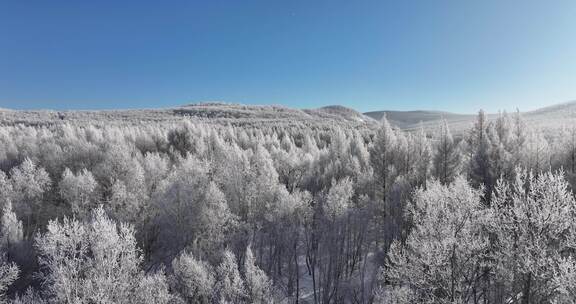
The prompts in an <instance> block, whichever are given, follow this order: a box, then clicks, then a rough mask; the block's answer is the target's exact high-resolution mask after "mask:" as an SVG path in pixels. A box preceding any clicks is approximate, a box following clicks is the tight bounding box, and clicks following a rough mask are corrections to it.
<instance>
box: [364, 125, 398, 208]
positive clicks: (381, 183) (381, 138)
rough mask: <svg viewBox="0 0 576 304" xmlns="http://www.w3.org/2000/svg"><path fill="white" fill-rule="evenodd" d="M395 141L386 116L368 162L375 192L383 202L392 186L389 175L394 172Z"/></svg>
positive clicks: (378, 131)
mask: <svg viewBox="0 0 576 304" xmlns="http://www.w3.org/2000/svg"><path fill="white" fill-rule="evenodd" d="M396 141H397V138H396V133H395V132H394V130H393V129H392V127H391V126H390V123H389V122H388V120H387V119H386V116H384V117H382V120H381V121H380V126H379V128H378V130H377V132H376V135H375V138H374V143H373V145H372V149H371V150H370V160H371V162H372V167H373V168H374V177H375V179H376V184H377V185H378V188H379V189H377V190H376V192H377V193H379V194H380V197H381V198H382V201H384V202H386V197H387V194H388V188H389V187H390V185H391V184H392V181H391V175H392V174H393V171H394V156H395V153H394V149H395V148H396Z"/></svg>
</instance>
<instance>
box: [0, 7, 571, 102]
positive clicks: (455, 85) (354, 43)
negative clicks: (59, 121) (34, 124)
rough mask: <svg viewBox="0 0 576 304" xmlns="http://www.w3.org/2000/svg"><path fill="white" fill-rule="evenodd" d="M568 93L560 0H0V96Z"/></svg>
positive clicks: (405, 98) (508, 98) (566, 18)
mask: <svg viewBox="0 0 576 304" xmlns="http://www.w3.org/2000/svg"><path fill="white" fill-rule="evenodd" d="M573 99H576V1H573V0H555V1H541V0H538V1H532V0H482V1H462V0H454V1H443V0H421V1H411V0H404V1H400V0H399V1H384V0H380V1H370V0H366V1H363V0H359V1H357V0H354V1H350V0H326V1H315V0H261V1H260V0H242V1H240V0H230V1H223V0H205V1H169V0H168V1H142V0H140V1H58V0H51V1H45V0H42V1H32V0H31V1H25V0H14V1H12V0H2V1H1V2H0V107H6V108H18V109H29V108H52V109H102V108H151V107H166V106H173V105H180V104H185V103H190V102H201V101H225V102H234V103H246V104H282V105H286V106H290V107H296V108H314V107H320V106H324V105H331V104H341V105H344V106H349V107H352V108H355V109H357V110H359V111H370V110H380V109H391V110H414V109H434V110H446V111H452V112H475V111H476V110H478V109H479V108H483V109H485V110H487V111H490V112H493V111H497V110H499V109H508V110H513V109H514V108H516V107H519V108H520V109H521V110H531V109H535V108H538V107H541V106H545V105H550V104H554V103H558V102H564V101H569V100H573Z"/></svg>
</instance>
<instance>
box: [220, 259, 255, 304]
mask: <svg viewBox="0 0 576 304" xmlns="http://www.w3.org/2000/svg"><path fill="white" fill-rule="evenodd" d="M214 292H215V297H216V301H217V302H218V303H244V302H245V301H246V297H247V294H246V288H245V286H244V281H243V280H242V277H241V276H240V271H239V269H238V264H237V262H236V256H234V253H232V252H231V251H230V250H225V251H224V253H223V254H222V261H221V262H220V264H219V265H218V266H217V267H216V285H215V287H214Z"/></svg>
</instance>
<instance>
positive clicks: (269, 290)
mask: <svg viewBox="0 0 576 304" xmlns="http://www.w3.org/2000/svg"><path fill="white" fill-rule="evenodd" d="M248 110H249V109H248ZM248 110H246V111H248ZM275 110H277V109H275ZM277 111H280V112H281V113H282V114H281V115H284V116H282V119H280V120H274V118H273V117H267V116H266V117H265V118H264V119H260V120H251V119H250V116H245V115H248V114H242V115H240V114H238V115H240V116H238V117H236V116H237V114H229V116H226V117H215V116H210V115H208V114H206V113H211V112H209V111H208V110H207V111H206V112H202V113H204V114H205V117H204V118H202V119H193V118H190V117H187V116H182V117H179V118H178V119H170V120H153V119H150V120H147V121H144V120H142V121H138V120H137V119H132V120H130V121H127V120H122V119H119V118H118V117H112V118H110V117H108V118H106V117H105V115H104V114H101V115H102V116H99V119H100V120H82V119H80V118H75V119H67V118H66V115H64V114H62V117H56V118H54V119H52V118H51V119H49V120H45V119H44V117H36V118H33V119H32V118H30V117H32V116H27V117H28V118H27V119H26V120H25V121H20V122H19V121H17V119H10V120H9V121H8V120H5V121H4V123H2V124H1V125H0V210H1V211H0V302H2V301H3V302H10V303H570V302H572V301H573V299H574V298H576V256H575V255H576V253H575V248H576V226H575V224H574V220H573V219H574V216H575V215H576V201H575V199H574V189H575V187H576V126H568V127H564V128H559V129H556V130H554V131H550V130H547V129H544V128H538V127H534V126H531V125H528V124H527V123H526V122H525V121H524V119H523V118H522V116H521V115H520V113H514V114H506V113H501V114H499V115H498V116H497V117H495V118H490V119H488V118H487V116H486V115H485V114H484V112H482V111H480V112H479V114H478V115H477V117H476V119H475V122H474V124H473V125H471V126H470V127H469V128H468V129H467V130H466V131H465V132H459V133H458V135H457V136H453V134H452V132H451V130H450V124H449V123H447V122H442V123H440V124H439V125H438V126H435V127H433V128H430V127H426V128H424V127H421V128H418V129H415V130H409V131H406V130H401V129H398V128H396V127H394V126H393V125H392V124H390V123H389V122H388V121H387V119H386V116H384V117H383V118H382V120H381V121H378V122H374V121H360V120H358V119H348V120H340V121H339V120H337V119H336V118H334V116H333V115H334V114H333V112H329V111H326V112H325V113H322V114H321V115H323V116H319V117H321V119H318V118H310V115H312V114H314V113H312V112H310V113H308V114H306V113H300V112H297V113H296V112H287V111H284V110H277ZM332 111H335V110H332ZM242 113H244V112H242ZM311 113H312V114H311ZM204 114H203V115H204ZM3 115H9V114H7V113H4V114H3ZM27 115H29V114H27ZM68 115H69V117H70V115H72V114H68ZM74 115H77V116H79V117H81V116H82V115H83V114H81V113H77V114H74ZM142 115H145V114H142ZM146 115H148V114H146ZM150 115H151V114H150ZM227 115H228V114H227ZM230 115H231V116H230ZM235 115H236V116H235ZM243 115H244V116H243ZM306 115H308V116H306ZM314 115H320V114H318V113H316V114H314ZM330 115H332V116H330ZM295 117H296V118H295ZM302 117H305V118H302ZM326 117H329V118H326ZM211 119H212V120H211ZM108 121H112V122H113V123H108Z"/></svg>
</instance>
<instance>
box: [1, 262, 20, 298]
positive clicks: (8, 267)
mask: <svg viewBox="0 0 576 304" xmlns="http://www.w3.org/2000/svg"><path fill="white" fill-rule="evenodd" d="M18 272H19V271H18V266H16V264H14V263H9V262H7V261H6V260H5V258H4V256H0V303H8V302H6V299H5V293H6V291H7V290H8V287H10V285H12V283H14V281H16V279H17V278H18Z"/></svg>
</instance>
